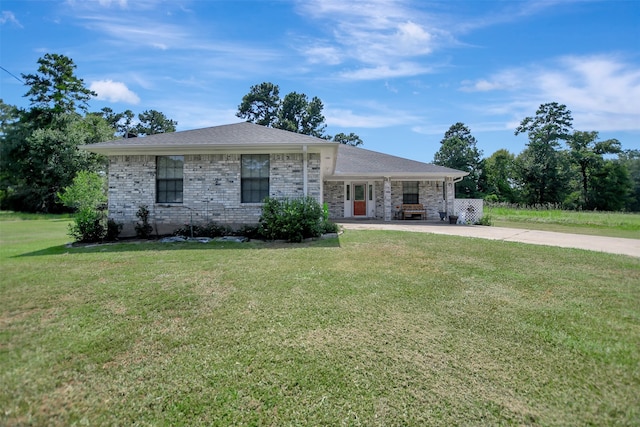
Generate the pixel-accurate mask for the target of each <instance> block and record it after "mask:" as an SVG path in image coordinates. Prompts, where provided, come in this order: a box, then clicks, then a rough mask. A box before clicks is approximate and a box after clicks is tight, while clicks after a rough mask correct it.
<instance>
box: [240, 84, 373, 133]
mask: <svg viewBox="0 0 640 427" xmlns="http://www.w3.org/2000/svg"><path fill="white" fill-rule="evenodd" d="M279 94H280V88H279V87H278V86H277V85H274V84H273V83H267V82H264V83H261V84H259V85H255V86H251V90H250V91H249V93H248V94H246V95H245V96H243V97H242V103H241V104H240V105H239V106H238V112H237V113H236V116H238V117H240V118H243V119H246V121H248V122H250V123H255V124H259V125H262V126H267V127H272V128H275V129H283V130H288V131H290V132H296V133H301V134H304V135H310V136H315V137H317V138H322V139H331V136H330V135H327V134H325V129H326V127H327V125H326V124H325V117H324V115H323V114H322V110H323V109H324V105H323V104H322V101H321V100H320V98H318V97H316V96H314V97H313V98H312V99H311V100H309V98H308V97H307V95H305V94H304V93H297V92H290V93H288V94H287V95H285V97H284V99H280V97H279ZM336 138H338V142H342V143H344V144H349V145H360V144H362V140H361V139H360V137H359V136H358V135H356V134H354V133H351V134H350V135H348V136H347V135H345V134H344V133H341V134H338V135H336ZM334 140H335V139H334ZM358 141H359V142H358Z"/></svg>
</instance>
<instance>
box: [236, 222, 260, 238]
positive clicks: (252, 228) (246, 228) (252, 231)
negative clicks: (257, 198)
mask: <svg viewBox="0 0 640 427" xmlns="http://www.w3.org/2000/svg"><path fill="white" fill-rule="evenodd" d="M235 234H239V235H240V236H242V237H246V238H247V239H261V238H262V237H264V236H263V235H262V234H261V233H260V226H259V225H250V224H245V225H243V226H242V227H240V228H239V229H237V230H236V232H235Z"/></svg>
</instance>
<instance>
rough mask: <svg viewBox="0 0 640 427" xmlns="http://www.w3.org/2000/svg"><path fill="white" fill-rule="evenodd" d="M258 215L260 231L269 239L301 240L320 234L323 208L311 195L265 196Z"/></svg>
mask: <svg viewBox="0 0 640 427" xmlns="http://www.w3.org/2000/svg"><path fill="white" fill-rule="evenodd" d="M263 203H264V204H263V206H262V215H261V216H260V225H259V227H260V233H261V234H262V236H264V237H265V238H266V239H269V240H287V241H289V242H301V241H302V240H303V239H306V238H309V237H318V236H320V235H321V234H322V231H323V227H322V223H323V209H322V206H320V203H318V201H317V200H315V199H314V198H313V197H303V198H299V199H274V198H266V199H264V201H263Z"/></svg>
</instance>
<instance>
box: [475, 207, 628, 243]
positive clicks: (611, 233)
mask: <svg viewBox="0 0 640 427" xmlns="http://www.w3.org/2000/svg"><path fill="white" fill-rule="evenodd" d="M484 213H485V215H489V216H490V217H491V222H492V225H494V226H496V227H508V228H523V229H529V230H544V231H556V232H560V233H573V234H587V235H593V236H608V237H624V238H628V239H640V213H637V212H634V213H626V212H598V211H566V210H560V209H521V208H513V207H508V206H501V205H493V206H492V205H487V206H485V207H484Z"/></svg>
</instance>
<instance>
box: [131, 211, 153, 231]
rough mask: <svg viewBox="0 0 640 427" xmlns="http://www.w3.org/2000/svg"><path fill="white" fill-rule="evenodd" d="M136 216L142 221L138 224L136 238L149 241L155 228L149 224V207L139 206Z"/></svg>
mask: <svg viewBox="0 0 640 427" xmlns="http://www.w3.org/2000/svg"><path fill="white" fill-rule="evenodd" d="M136 216H137V217H138V218H140V221H142V223H139V222H136V225H135V229H136V236H138V237H140V238H141V239H148V238H149V237H151V232H152V231H153V227H152V226H151V224H149V207H148V206H146V205H141V206H139V207H138V212H136Z"/></svg>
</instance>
